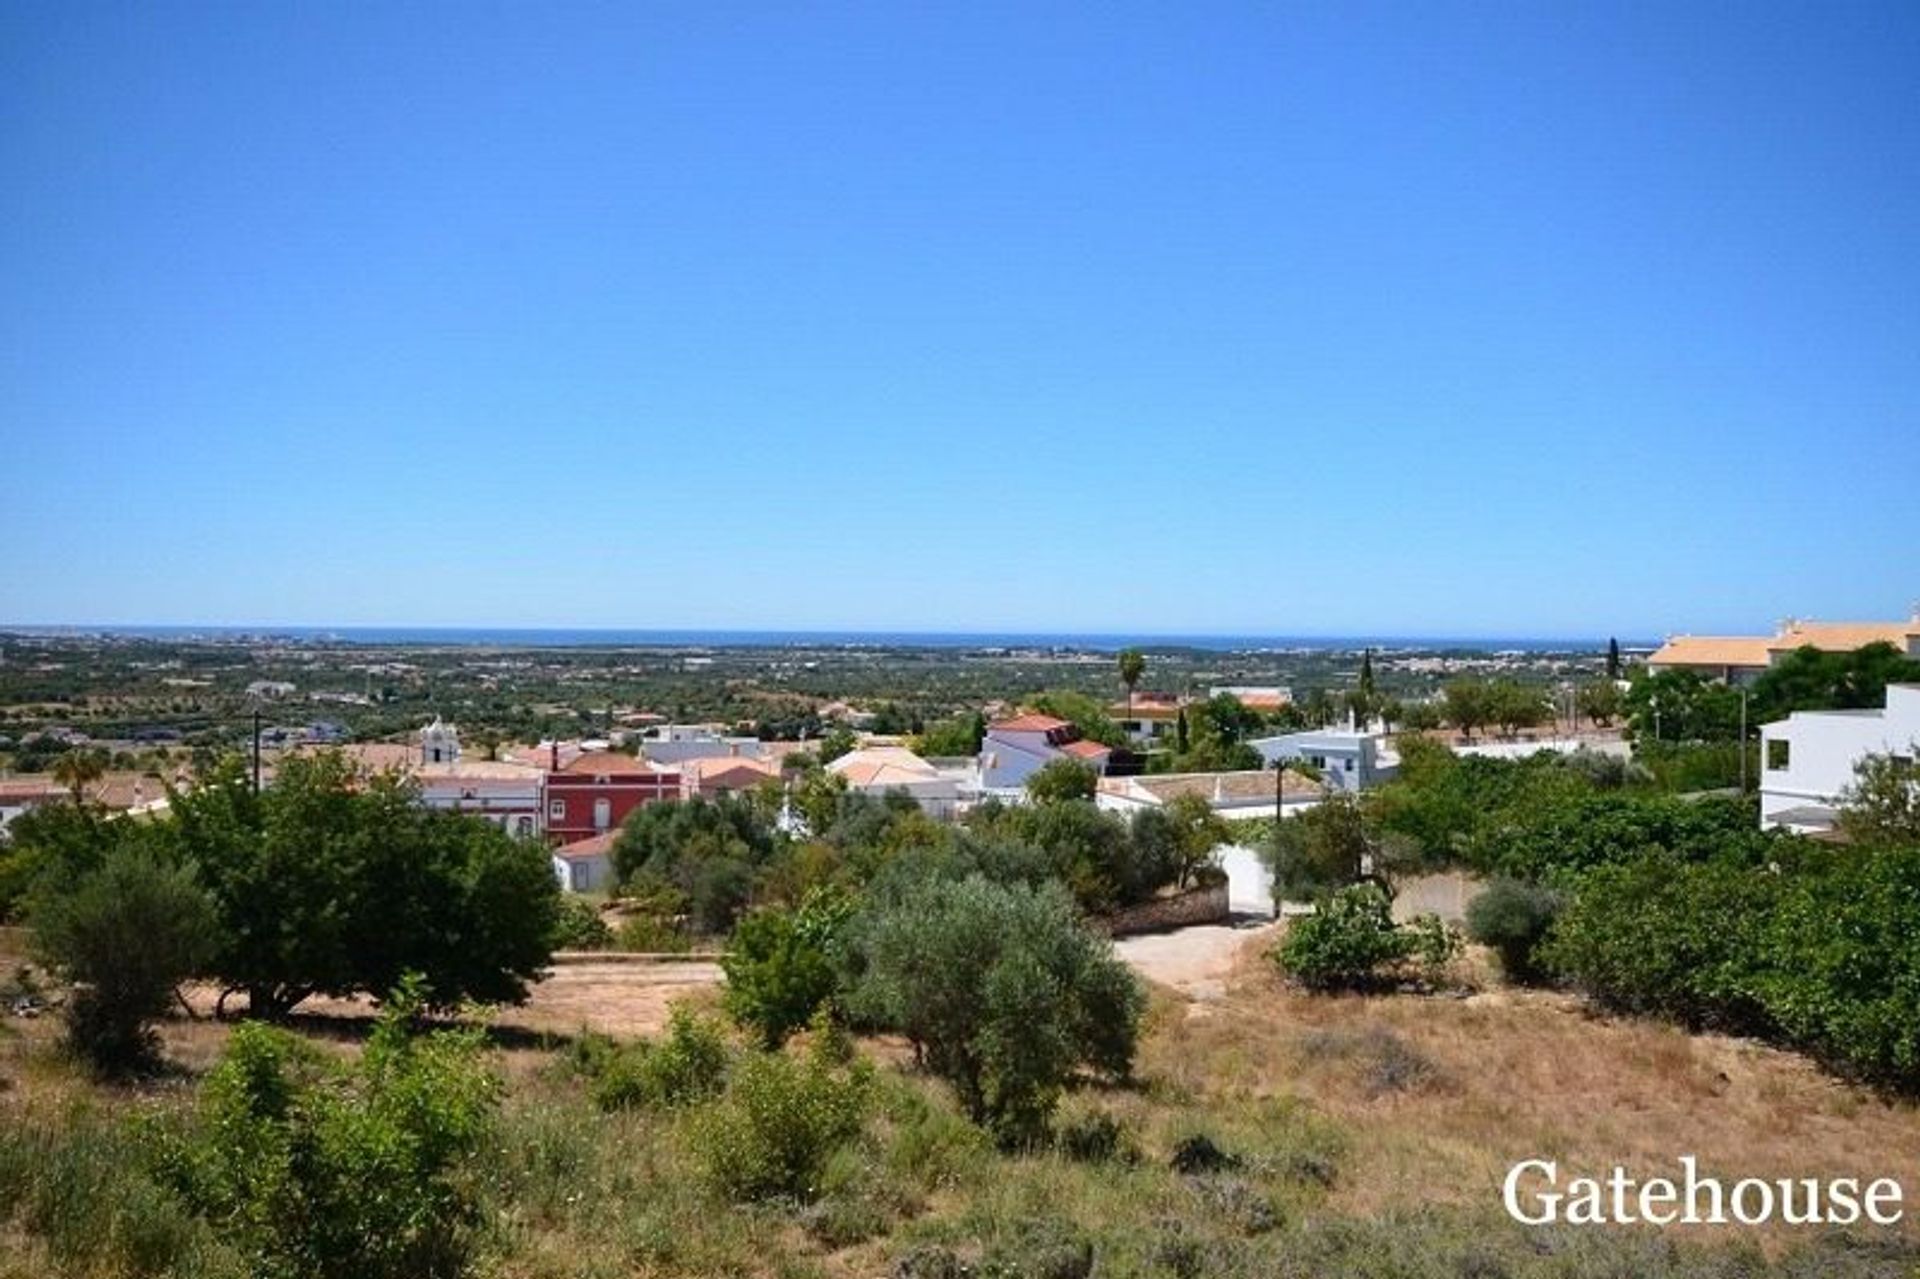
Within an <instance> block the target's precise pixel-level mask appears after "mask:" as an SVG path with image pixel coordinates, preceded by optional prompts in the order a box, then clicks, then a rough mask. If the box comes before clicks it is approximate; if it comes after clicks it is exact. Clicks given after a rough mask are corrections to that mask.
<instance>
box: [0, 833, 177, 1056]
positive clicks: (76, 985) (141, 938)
mask: <svg viewBox="0 0 1920 1279" xmlns="http://www.w3.org/2000/svg"><path fill="white" fill-rule="evenodd" d="M118 828H119V829H118V831H117V832H115V839H116V841H117V843H116V845H115V847H113V849H112V850H111V851H110V852H109V853H107V854H106V858H105V860H104V862H102V863H101V864H100V865H98V866H97V867H95V868H94V869H92V870H88V871H83V872H81V873H80V874H79V876H78V877H77V878H75V879H72V880H68V879H66V878H64V877H62V876H57V875H55V876H43V877H42V879H41V883H40V885H39V887H38V888H37V889H36V891H35V894H34V896H33V899H32V906H31V914H30V918H31V921H32V924H33V940H34V946H35V949H36V950H37V952H38V953H39V955H40V957H41V959H42V961H43V962H44V963H45V964H46V965H47V967H48V968H50V969H52V970H53V971H55V972H57V973H59V974H60V975H61V976H63V977H64V978H66V979H67V980H68V981H69V982H71V983H72V984H73V992H72V994H71V996H70V997H69V998H68V1000H67V1004H66V1009H65V1015H66V1020H67V1033H68V1038H69V1041H70V1042H71V1044H72V1046H73V1048H74V1049H75V1051H77V1052H78V1053H80V1054H81V1055H82V1056H83V1057H85V1058H86V1059H87V1061H88V1062H90V1063H91V1064H92V1065H93V1066H94V1067H96V1068H97V1069H100V1070H103V1071H109V1072H112V1071H121V1070H128V1069H132V1068H136V1067H139V1066H142V1065H145V1064H147V1063H149V1062H150V1061H151V1060H152V1058H153V1056H154V1049H155V1046H156V1045H155V1039H154V1034H153V1030H152V1023H153V1022H155V1021H157V1020H158V1019H159V1018H160V1017H162V1016H163V1015H164V1014H165V1013H166V1011H167V1009H168V1008H169V1006H170V1005H171V1004H172V1003H173V1001H174V998H175V992H176V990H177V989H178V987H179V984H180V983H181V982H182V981H183V980H185V979H186V978H187V977H189V976H191V975H193V974H194V973H196V972H199V971H200V970H201V969H202V967H203V966H204V964H205V963H206V961H207V960H208V958H209V957H210V956H211V954H212V951H213V919H214V914H213V905H212V902H211V901H210V900H209V899H208V896H207V893H206V890H205V889H203V888H202V887H201V886H200V882H199V879H198V876H197V875H196V873H195V871H194V868H193V867H192V866H190V865H187V866H182V865H169V864H168V863H167V862H165V861H163V860H161V859H160V858H159V857H157V856H155V855H154V853H153V852H152V850H151V849H150V848H149V847H148V844H149V843H150V842H151V841H150V840H149V839H148V838H147V837H146V832H144V831H142V830H141V829H140V828H139V827H137V826H135V825H134V824H132V823H130V822H120V823H118Z"/></svg>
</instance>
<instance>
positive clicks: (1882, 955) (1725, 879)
mask: <svg viewBox="0 0 1920 1279" xmlns="http://www.w3.org/2000/svg"><path fill="white" fill-rule="evenodd" d="M1543 957H1544V959H1545V962H1546V963H1547V964H1548V966H1549V967H1550V968H1552V969H1553V970H1554V971H1555V972H1557V973H1559V974H1560V975H1561V976H1563V977H1564V978H1566V979H1567V980H1569V981H1571V982H1573V983H1574V984H1575V985H1577V986H1579V987H1580V988H1581V989H1583V990H1585V991H1586V992H1587V993H1588V994H1590V995H1591V996H1592V997H1594V998H1595V999H1597V1000H1599V1001H1600V1002H1601V1003H1603V1004H1605V1005H1607V1006H1609V1007H1612V1008H1616V1009H1619V1010H1621V1011H1626V1012H1634V1013H1645V1014H1652V1015H1657V1016H1663V1017H1671V1018H1673V1019H1675V1020H1677V1021H1680V1022H1682V1023H1684V1024H1687V1025H1689V1026H1696V1027H1713V1028H1716V1029H1722V1030H1727V1031H1732V1032H1736V1033H1742V1034H1754V1035H1760V1036H1764V1037H1767V1038H1770V1039H1773V1040H1775V1041H1777V1042H1780V1043H1784V1044H1787V1045H1790V1046H1793V1047H1796V1048H1799V1049H1802V1050H1804V1051H1806V1052H1809V1053H1811V1054H1813V1055H1814V1056H1816V1057H1818V1058H1819V1059H1820V1060H1822V1061H1824V1062H1826V1063H1827V1064H1828V1065H1830V1066H1831V1067H1833V1068H1834V1069H1836V1070H1839V1071H1841V1072H1843V1073H1845V1074H1849V1075H1853V1076H1856V1077H1860V1078H1864V1079H1869V1080H1872V1081H1875V1082H1878V1083H1882V1084H1886V1085H1891V1086H1893V1087H1896V1088H1900V1089H1903V1090H1909V1091H1911V1090H1916V1089H1920V848H1904V849H1859V848H1838V849H1826V848H1821V849H1814V850H1805V849H1802V850H1798V855H1797V856H1793V857H1789V858H1786V859H1784V860H1783V861H1782V862H1780V863H1774V864H1768V865H1751V864H1745V863H1743V862H1740V861H1738V860H1733V859H1723V860H1716V861H1707V862H1694V863H1689V862H1683V861H1680V860H1678V859H1677V858H1675V857H1673V856H1671V855H1668V854H1651V855H1647V856H1643V857H1640V858H1638V859H1635V860H1633V861H1630V862H1624V863H1620V864H1616V865H1609V866H1602V867H1597V868H1595V869H1593V870H1591V871H1588V872H1587V873H1586V874H1585V875H1583V876H1581V877H1580V879H1579V881H1578V884H1577V888H1576V891H1575V893H1574V895H1573V900H1572V902H1571V904H1570V905H1569V907H1568V908H1567V910H1566V912H1565V913H1564V914H1563V915H1562V916H1561V917H1560V919H1559V921H1558V922H1557V923H1556V924H1555V926H1554V930H1553V935H1552V937H1551V938H1550V939H1549V941H1548V943H1547V945H1546V947H1545V950H1544V955H1543Z"/></svg>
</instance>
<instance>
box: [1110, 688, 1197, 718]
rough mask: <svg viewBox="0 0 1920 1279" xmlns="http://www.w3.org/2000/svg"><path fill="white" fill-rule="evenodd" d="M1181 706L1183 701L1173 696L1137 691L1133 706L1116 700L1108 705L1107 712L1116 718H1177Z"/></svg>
mask: <svg viewBox="0 0 1920 1279" xmlns="http://www.w3.org/2000/svg"><path fill="white" fill-rule="evenodd" d="M1180 706H1181V703H1180V702H1179V701H1177V700H1175V699H1174V698H1171V697H1160V696H1156V695H1154V694H1151V693H1136V694H1135V695H1134V698H1133V706H1132V707H1131V708H1129V707H1128V706H1127V704H1126V703H1125V702H1115V703H1114V704H1113V705H1111V706H1109V707H1107V713H1108V714H1110V715H1112V716H1113V717H1114V718H1115V719H1177V718H1179V715H1180Z"/></svg>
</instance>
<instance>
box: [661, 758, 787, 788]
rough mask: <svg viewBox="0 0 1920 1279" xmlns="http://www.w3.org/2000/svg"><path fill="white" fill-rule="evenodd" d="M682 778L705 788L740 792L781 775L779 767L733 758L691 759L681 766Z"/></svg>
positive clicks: (752, 760) (757, 761)
mask: <svg viewBox="0 0 1920 1279" xmlns="http://www.w3.org/2000/svg"><path fill="white" fill-rule="evenodd" d="M680 772H681V776H683V777H685V778H686V779H687V781H689V782H692V783H694V784H695V785H697V786H699V787H700V788H702V789H714V790H738V789H740V788H743V787H747V786H758V785H759V784H760V783H761V782H764V781H766V780H767V779H768V778H770V777H778V776H780V769H779V766H778V765H775V764H766V763H762V762H761V761H760V760H757V759H745V758H742V757H740V756H737V755H729V756H725V757H721V758H715V759H690V760H688V761H687V762H686V763H684V764H682V765H681V766H680Z"/></svg>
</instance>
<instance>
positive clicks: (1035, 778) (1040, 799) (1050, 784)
mask: <svg viewBox="0 0 1920 1279" xmlns="http://www.w3.org/2000/svg"><path fill="white" fill-rule="evenodd" d="M1099 781H1100V774H1099V773H1098V772H1096V771H1095V770H1094V768H1093V766H1092V765H1091V764H1088V763H1086V762H1084V761H1082V760H1078V759H1073V758H1071V757H1067V756H1063V757H1061V758H1059V759H1052V760H1048V761H1047V762H1046V763H1045V764H1042V765H1041V766H1040V767H1039V768H1037V769H1035V770H1034V771H1033V773H1032V774H1031V775H1030V776H1029V777H1028V778H1027V798H1028V799H1031V800H1032V801H1033V802H1034V803H1036V804H1059V803H1064V802H1066V801H1068V800H1075V799H1092V798H1093V792H1094V788H1095V787H1096V786H1097V785H1098V784H1099Z"/></svg>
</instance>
